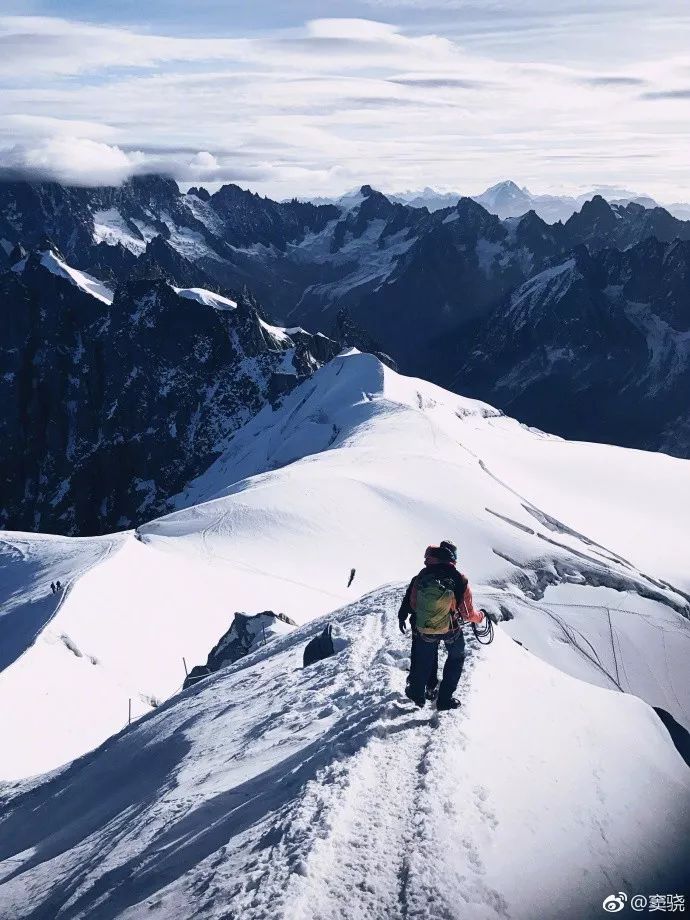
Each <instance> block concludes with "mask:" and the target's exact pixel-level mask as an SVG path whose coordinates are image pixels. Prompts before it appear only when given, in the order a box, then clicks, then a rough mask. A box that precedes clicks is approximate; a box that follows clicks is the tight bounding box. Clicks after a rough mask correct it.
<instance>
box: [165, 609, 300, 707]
mask: <svg viewBox="0 0 690 920" xmlns="http://www.w3.org/2000/svg"><path fill="white" fill-rule="evenodd" d="M277 624H284V625H285V626H287V627H295V626H297V624H296V623H295V621H294V620H291V619H290V617H288V616H286V615H285V614H284V613H274V612H273V611H272V610H264V611H263V613H253V614H250V613H236V614H235V615H234V617H233V621H232V624H231V626H230V629H228V631H227V632H226V633H224V635H223V636H221V638H220V640H219V641H218V644H217V645H215V646H214V647H213V648H212V649H211V651H210V652H209V655H208V658H207V659H206V664H205V665H197V666H196V667H195V668H192V670H191V671H190V672H189V674H188V676H187V678H186V680H185V682H184V685H183V687H182V689H183V690H186V689H187V687H191V686H193V685H194V684H196V683H198V682H199V681H200V680H203V679H204V678H205V677H208V676H209V674H213V673H214V672H215V671H218V670H219V669H220V668H222V667H224V666H225V665H228V664H233V663H234V662H235V661H239V660H240V658H244V657H245V655H248V654H249V653H250V652H253V651H254V649H255V648H259V646H261V645H264V644H265V643H266V642H269V641H270V640H271V639H272V638H274V637H275V635H276V634H277V629H276V625H277ZM283 631H284V630H283Z"/></svg>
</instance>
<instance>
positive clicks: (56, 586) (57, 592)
mask: <svg viewBox="0 0 690 920" xmlns="http://www.w3.org/2000/svg"><path fill="white" fill-rule="evenodd" d="M60 591H62V585H61V584H60V582H59V581H56V582H55V593H56V594H59V593H60Z"/></svg>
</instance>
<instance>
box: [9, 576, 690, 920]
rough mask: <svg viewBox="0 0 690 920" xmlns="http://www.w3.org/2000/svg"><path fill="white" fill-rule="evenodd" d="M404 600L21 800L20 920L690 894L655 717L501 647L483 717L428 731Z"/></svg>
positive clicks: (545, 903) (266, 657)
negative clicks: (414, 695)
mask: <svg viewBox="0 0 690 920" xmlns="http://www.w3.org/2000/svg"><path fill="white" fill-rule="evenodd" d="M401 587H402V586H393V587H390V588H385V589H382V590H378V591H375V592H374V593H372V594H371V595H369V596H367V597H364V598H363V599H362V600H361V601H359V602H357V603H355V604H353V605H351V606H349V607H346V608H344V609H343V610H341V611H340V612H339V613H337V614H336V615H335V620H336V621H337V624H338V627H339V630H340V632H341V635H342V636H343V637H344V638H345V640H346V642H347V644H346V646H345V648H344V650H342V651H341V652H340V653H339V654H338V655H337V656H335V657H333V658H331V659H328V660H326V661H323V662H320V663H318V664H316V665H313V666H311V667H310V668H306V669H303V668H302V667H301V652H302V648H303V645H304V643H305V642H306V641H307V639H308V638H309V637H310V636H311V635H313V634H315V633H316V631H317V630H319V629H320V628H322V626H323V623H322V622H318V621H317V622H315V623H313V624H311V625H310V626H307V627H305V628H303V629H302V630H299V631H296V632H293V633H292V634H291V635H289V636H286V637H283V638H280V639H276V640H274V641H273V642H272V643H271V644H269V645H268V646H267V647H265V648H262V649H260V650H258V651H257V652H255V653H254V654H253V655H252V656H250V657H249V658H245V659H243V660H242V661H241V662H238V663H237V664H236V665H234V666H231V667H229V668H226V669H224V670H221V671H220V672H219V673H218V674H217V675H215V676H214V677H211V678H209V679H208V680H207V681H205V682H204V683H202V684H201V685H199V686H198V687H195V688H193V689H191V690H190V691H187V692H186V693H184V694H181V695H179V696H177V697H175V698H174V699H173V700H172V701H171V702H170V703H169V704H167V705H165V706H164V707H162V708H161V709H160V710H159V711H158V712H156V713H153V714H152V715H150V716H149V717H147V718H145V719H144V720H142V721H141V722H140V723H139V724H138V725H136V726H135V727H133V728H132V729H131V730H125V731H124V732H122V733H121V734H120V735H119V736H118V737H116V738H114V739H111V740H110V741H109V742H107V743H106V744H105V745H103V747H101V748H99V749H98V750H97V751H95V752H93V753H92V754H89V755H87V756H86V757H84V758H82V759H80V760H77V761H76V762H75V763H74V764H72V765H70V766H68V767H67V768H65V769H64V770H62V771H59V772H58V773H56V774H54V775H52V776H48V777H46V778H44V779H43V780H42V781H40V782H38V783H36V784H30V785H28V786H19V787H17V788H16V789H9V790H6V791H5V793H4V796H3V799H4V801H3V805H4V807H3V809H2V813H1V815H0V860H1V861H0V914H1V915H2V916H3V917H8V918H14V920H19V918H29V917H31V918H32V920H64V918H84V920H86V918H88V920H108V918H115V917H117V918H121V920H134V918H143V917H147V918H148V917H151V916H154V917H165V918H166V920H186V918H200V917H203V918H204V920H216V918H217V920H220V918H224V920H225V918H242V920H259V918H261V920H264V918H265V920H268V918H276V920H279V918H284V920H317V918H318V920H334V918H338V917H343V916H348V917H353V918H356V920H374V918H376V920H379V918H384V917H385V918H389V920H403V918H410V917H418V918H441V917H442V918H445V920H454V918H458V920H489V918H511V920H534V918H536V917H539V918H549V920H559V918H560V920H566V918H568V920H570V918H572V920H583V918H588V917H594V916H600V914H601V904H602V901H603V899H604V898H605V897H607V896H608V895H609V894H611V893H612V891H618V890H620V889H622V888H626V889H628V890H629V891H630V892H651V891H661V892H666V891H679V890H682V889H681V888H680V884H681V876H680V873H681V872H682V869H683V866H682V860H683V859H684V858H686V856H687V841H688V835H689V834H690V811H689V810H688V809H684V808H683V807H682V803H683V802H687V801H688V800H689V798H690V771H688V768H687V766H686V765H685V764H684V763H683V761H682V760H681V758H680V757H679V756H678V754H677V753H676V751H675V750H674V748H673V747H672V745H671V744H670V742H669V740H668V736H667V735H666V733H665V730H664V729H663V727H662V726H661V723H660V722H659V720H658V719H657V718H656V716H655V715H654V714H653V713H652V712H651V710H650V709H649V708H648V707H647V706H646V705H645V704H644V703H642V702H640V701H639V700H637V699H635V698H633V697H631V696H624V695H621V694H616V693H611V692H609V691H606V690H601V689H598V688H596V687H592V686H589V685H587V684H585V683H582V682H579V681H576V680H573V679H572V678H570V677H568V676H566V675H564V674H562V673H561V672H559V671H558V670H556V669H555V668H552V667H551V666H549V665H547V664H545V663H542V662H541V661H539V659H537V658H536V657H534V656H532V655H530V654H529V653H528V652H525V651H524V650H523V649H521V648H519V647H518V646H517V645H515V644H514V643H512V642H510V641H509V640H508V638H507V637H506V636H505V635H504V634H503V633H502V632H501V631H499V633H498V635H497V637H496V641H495V642H494V644H493V645H492V646H491V647H489V648H486V649H485V648H478V647H475V646H474V645H471V646H470V650H469V660H468V665H467V667H466V671H465V675H464V678H463V683H462V696H463V699H464V706H463V708H462V710H461V711H460V712H459V713H454V714H444V715H441V716H438V715H435V714H432V715H431V716H430V714H429V712H428V711H427V712H424V711H422V712H419V711H418V710H415V709H414V708H413V707H412V706H411V705H410V704H407V703H405V704H403V703H401V691H402V688H403V685H404V673H403V672H404V669H405V668H406V667H407V653H408V649H409V640H408V639H407V638H406V637H402V636H400V635H399V634H398V633H397V622H396V611H397V604H398V598H399V593H400V589H401ZM642 790H644V806H643V807H640V794H641V792H642Z"/></svg>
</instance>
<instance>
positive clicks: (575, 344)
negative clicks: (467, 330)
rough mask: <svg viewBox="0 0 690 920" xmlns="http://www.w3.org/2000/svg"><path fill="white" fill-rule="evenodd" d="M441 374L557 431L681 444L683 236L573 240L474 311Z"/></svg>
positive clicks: (687, 350) (683, 452) (689, 333)
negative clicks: (455, 360) (452, 366)
mask: <svg viewBox="0 0 690 920" xmlns="http://www.w3.org/2000/svg"><path fill="white" fill-rule="evenodd" d="M449 383H450V385H451V386H452V387H453V388H455V387H459V388H461V389H462V388H465V387H466V388H468V389H469V390H470V392H473V393H479V394H481V395H482V396H484V397H485V398H486V399H490V400H491V401H495V402H497V403H498V404H499V405H501V406H502V407H504V408H506V409H507V410H508V411H510V412H511V413H513V414H515V415H517V416H518V417H525V418H530V419H531V420H533V421H534V422H535V424H537V425H539V426H540V427H543V428H546V429H548V430H551V431H556V432H558V433H560V434H564V433H567V434H568V435H572V436H573V437H582V438H588V437H594V438H595V439H596V440H601V441H605V440H607V439H608V440H612V441H614V442H615V443H618V444H623V445H629V446H636V447H644V448H647V449H650V450H663V451H665V452H667V453H671V454H674V455H676V456H688V455H690V419H689V417H688V393H690V242H687V241H680V240H676V241H675V242H673V243H660V242H659V241H658V240H657V239H654V238H650V239H647V240H644V241H643V242H641V243H637V244H636V245H633V246H631V247H630V248H628V249H626V250H625V251H620V250H617V249H604V250H601V251H600V252H598V253H596V254H591V253H590V252H589V251H588V250H587V249H586V248H584V247H580V248H579V249H577V250H576V251H575V252H574V254H573V255H572V256H571V257H570V258H568V259H566V260H564V261H563V262H561V263H560V264H558V265H556V266H554V267H551V268H549V269H546V270H545V271H543V272H541V273H540V274H538V275H535V276H534V277H533V278H531V279H530V280H529V281H527V282H526V283H525V284H523V285H522V286H521V287H519V288H517V289H516V290H515V291H514V292H513V293H512V294H511V295H510V296H509V298H508V299H507V301H506V302H504V303H502V304H500V306H498V307H497V308H496V309H495V310H494V311H493V312H492V313H491V314H490V315H489V316H488V317H487V318H486V320H485V321H483V322H482V324H481V326H480V327H479V328H477V329H476V331H475V334H474V338H473V343H472V348H471V350H470V351H469V354H468V355H467V356H466V359H465V361H464V362H461V363H460V367H459V369H458V370H457V371H456V373H455V376H454V377H453V379H452V382H451V381H449ZM565 419H567V421H565V422H564V421H563V420H565Z"/></svg>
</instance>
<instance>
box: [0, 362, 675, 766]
mask: <svg viewBox="0 0 690 920" xmlns="http://www.w3.org/2000/svg"><path fill="white" fill-rule="evenodd" d="M688 475H689V474H688V463H687V462H686V461H680V460H673V459H671V458H668V457H664V456H662V455H654V454H644V453H641V452H635V451H625V450H622V449H617V448H610V447H604V446H598V445H591V444H571V443H569V442H566V441H562V440H560V439H558V438H553V437H551V436H547V435H543V434H542V433H541V432H538V431H534V430H531V429H527V428H525V427H523V426H521V425H519V424H518V423H517V422H515V421H513V420H512V419H509V418H507V417H505V416H502V415H501V414H500V413H498V412H497V411H496V410H494V409H492V408H491V407H489V406H487V405H486V404H483V403H476V402H474V401H472V400H467V399H463V398H462V397H458V396H455V395H453V394H450V393H447V392H445V391H443V390H440V389H439V388H437V387H434V386H433V385H431V384H427V383H425V382H423V381H419V380H415V379H413V378H405V377H401V376H400V375H398V374H396V373H395V372H393V371H391V370H390V369H388V368H386V367H385V366H384V365H382V364H381V363H380V362H379V361H378V360H377V359H375V358H373V357H371V356H366V355H360V354H358V353H353V354H351V355H343V356H341V357H338V358H336V359H335V360H333V361H332V362H330V363H329V364H327V365H326V366H324V367H323V368H321V369H320V370H319V371H317V372H316V374H315V375H314V376H313V377H312V378H311V380H308V381H305V382H304V383H303V384H301V385H300V386H299V387H298V388H297V389H295V390H294V391H293V392H292V393H291V394H290V395H289V396H287V398H286V399H285V401H284V403H283V405H282V406H281V407H280V408H277V409H272V408H271V407H269V406H267V407H266V408H265V409H264V410H263V411H262V412H260V413H259V414H258V415H257V416H256V417H255V418H254V419H253V420H252V421H250V422H249V423H248V424H247V425H245V426H244V427H243V428H242V429H241V430H240V431H238V432H237V434H236V435H235V436H234V437H232V438H231V439H230V440H229V442H228V443H227V446H226V448H225V450H224V451H223V453H222V455H221V456H220V457H219V459H218V460H217V461H216V462H215V463H214V464H213V465H212V466H211V467H210V468H209V469H208V471H207V472H205V473H204V474H202V475H201V476H200V477H199V478H198V479H196V480H194V481H193V482H192V483H190V485H189V486H188V488H187V489H186V490H185V491H183V492H182V493H180V495H179V496H178V498H177V499H176V504H177V505H178V507H179V508H180V510H179V511H177V512H175V513H173V514H171V515H168V516H166V517H163V518H159V519H157V520H155V521H153V522H151V523H150V524H147V525H143V526H141V527H139V528H138V530H137V531H136V532H134V533H131V532H130V533H125V534H119V535H116V536H112V537H103V538H97V539H96V540H95V541H92V540H88V539H80V540H68V539H65V538H52V539H51V538H49V537H41V538H37V539H35V540H34V539H33V538H32V537H31V536H29V535H28V534H24V535H13V534H6V535H5V540H6V543H5V544H4V546H5V554H6V568H7V571H8V573H10V575H9V576H8V577H9V578H10V579H11V580H10V584H9V588H8V589H7V591H8V593H7V598H8V603H9V607H8V608H7V609H8V615H7V619H4V620H3V621H0V622H2V623H3V625H4V627H5V628H6V629H10V631H12V632H13V631H14V630H16V629H19V628H20V626H19V625H18V624H20V625H21V630H20V632H21V636H22V639H21V642H20V641H19V640H16V642H15V645H16V654H17V655H19V656H20V657H18V658H17V660H16V661H15V663H14V664H13V665H12V666H11V667H9V668H7V669H6V670H5V671H4V672H3V673H2V675H0V700H2V699H5V700H6V699H10V698H11V699H12V700H13V712H14V714H15V715H16V718H17V721H16V723H15V727H14V729H13V731H14V732H16V733H17V734H16V735H11V736H10V737H11V739H12V743H10V744H8V746H7V748H6V750H7V752H8V753H7V754H6V755H5V761H4V764H3V769H4V772H5V775H6V776H10V775H14V776H16V775H22V774H23V773H27V772H33V771H35V770H38V769H47V768H49V767H52V766H54V765H56V764H57V763H59V762H60V760H61V759H66V758H65V752H66V751H68V754H67V755H66V756H75V755H77V754H80V753H82V752H83V751H84V750H87V749H88V748H89V747H91V746H93V744H94V743H95V740H97V739H96V738H95V737H94V735H95V734H97V733H98V732H101V733H102V734H101V737H105V736H106V735H107V734H110V733H111V732H112V731H114V730H116V729H117V728H118V727H119V726H120V725H121V724H122V718H123V714H124V713H126V700H127V698H128V697H132V698H133V699H134V700H135V703H136V701H137V700H138V701H139V703H137V704H136V705H137V706H138V708H137V709H136V712H137V714H138V713H139V712H141V707H142V706H146V705H148V703H147V701H150V700H151V699H164V698H165V697H167V696H169V695H170V693H172V692H174V691H175V690H176V689H177V688H178V687H179V686H180V685H181V683H182V679H183V677H184V672H183V668H182V657H183V656H185V657H186V659H187V661H188V662H189V663H192V662H197V661H203V660H205V658H206V654H207V653H208V651H209V650H210V648H211V647H212V646H213V645H214V644H215V643H216V642H217V640H218V637H219V636H220V635H222V633H223V632H224V631H225V630H226V629H227V627H228V625H229V621H230V619H231V617H232V614H233V613H234V612H235V611H237V610H241V611H245V612H258V611H262V610H275V611H280V612H283V613H285V614H286V615H288V616H289V617H290V618H292V619H294V620H295V621H296V622H298V623H304V622H305V621H308V620H310V619H311V618H313V617H314V616H317V615H319V614H321V613H324V612H325V611H328V610H332V609H335V608H338V607H340V606H341V605H343V604H344V603H346V602H347V601H348V598H350V597H351V596H352V594H353V592H354V593H356V594H360V593H362V592H364V591H369V590H372V589H373V588H375V587H376V586H378V585H381V584H385V583H388V582H391V581H394V582H398V581H401V580H402V579H405V578H406V577H409V575H410V574H411V573H413V572H414V571H415V570H416V569H417V567H418V564H419V558H420V553H421V552H422V550H423V548H424V546H426V545H427V544H428V543H430V542H433V541H434V540H438V539H439V537H440V535H442V534H449V535H454V536H455V537H456V538H457V540H458V542H459V545H460V546H461V553H462V564H463V566H464V568H466V570H467V572H468V574H469V575H470V577H471V578H472V581H473V583H475V584H477V585H481V586H482V587H481V588H479V589H478V590H479V593H480V596H481V599H482V601H483V603H484V604H485V606H492V607H493V609H495V610H496V611H497V612H501V611H503V612H504V613H506V612H507V613H511V614H512V615H513V616H514V618H515V619H514V620H511V621H510V623H509V624H507V627H506V628H507V629H508V630H509V631H510V632H513V631H514V630H515V632H514V634H515V635H516V636H517V637H519V638H520V639H521V640H522V641H524V642H525V644H526V645H527V646H528V647H530V648H532V646H533V644H535V643H536V648H535V650H536V651H537V652H538V653H539V651H540V650H541V649H542V648H543V650H544V654H545V657H546V658H547V660H553V661H554V663H556V664H558V665H559V666H561V667H564V668H565V669H566V670H568V671H570V672H571V673H573V674H574V675H575V676H580V677H584V678H585V679H588V680H592V681H594V682H596V683H598V684H600V685H603V686H606V687H612V686H616V681H618V683H620V684H623V685H624V686H625V689H632V690H633V692H637V693H639V695H641V696H642V697H643V698H645V699H648V701H649V702H651V703H653V704H654V705H659V706H661V707H662V708H663V709H666V710H668V711H669V712H671V713H672V714H673V715H674V717H675V718H676V719H677V720H678V721H680V722H684V723H685V724H689V723H688V713H687V712H686V711H685V710H684V708H683V704H681V703H679V700H683V699H687V697H688V695H689V694H690V687H689V686H688V683H687V681H688V675H687V669H686V668H685V667H684V666H681V664H682V661H683V656H684V655H686V653H687V648H686V647H685V643H686V642H687V638H688V621H687V616H688V613H689V611H690V607H689V603H688V595H689V594H690V580H688V573H687V566H686V565H685V561H686V560H685V549H684V537H683V534H684V530H685V523H684V522H685V514H686V510H690V509H685V504H687V501H688V498H689V497H690V490H688V488H687V485H688ZM432 484H433V485H432ZM578 484H581V485H579V487H578ZM602 507H605V508H606V514H602V513H601V508H602ZM640 520H644V521H645V527H644V529H643V528H640V527H637V528H635V527H634V526H631V523H632V522H633V521H640ZM659 534H663V540H662V539H660V537H659ZM382 546H385V547H386V550H385V553H383V554H382V552H381V547H382ZM353 567H354V568H355V569H356V577H355V581H354V583H353V586H352V588H351V589H347V587H346V582H347V577H348V574H349V571H350V568H353ZM55 578H59V579H60V581H61V582H62V583H63V584H66V585H68V586H69V591H68V593H67V594H66V595H63V596H58V597H55V596H53V595H52V594H51V593H50V589H49V584H50V581H52V580H54V579H55ZM550 602H553V603H554V604H555V605H556V606H555V607H554V608H553V610H552V609H551V608H550V607H549V603H550ZM571 602H572V603H577V604H580V603H581V604H589V605H591V607H592V609H593V610H594V611H595V612H594V613H593V614H591V615H589V616H585V617H583V616H582V615H581V614H580V613H579V612H578V609H576V608H573V609H572V610H571V609H569V607H568V604H569V603H571ZM545 604H546V607H545V606H544V605H545ZM561 604H564V605H565V606H564V607H563V608H560V605H561ZM606 609H613V611H614V612H613V614H612V615H613V618H614V622H613V626H614V629H615V633H616V636H617V637H618V639H617V641H618V642H620V656H621V658H622V660H623V661H624V662H625V668H626V670H625V674H626V675H627V676H625V677H621V676H620V673H619V674H618V676H617V677H616V671H615V668H614V652H613V651H612V646H611V642H610V638H609V633H608V629H609V627H608V619H607V615H606V614H605V610H606ZM552 613H556V614H557V618H556V619H552V618H551V614H552ZM649 617H651V618H652V620H653V622H654V626H653V628H652V627H650V628H647V627H646V623H647V621H648V618H649ZM559 620H560V621H563V620H564V621H565V623H566V625H567V626H568V628H573V629H575V630H576V631H577V636H578V637H579V638H575V639H572V640H567V641H566V643H565V644H564V642H563V641H561V640H560V639H558V638H557V637H558V636H559V635H561V636H562V635H563V633H562V627H561V625H560V624H559ZM22 624H23V625H22ZM26 624H33V625H32V626H31V628H29V627H28V626H27V625H26ZM603 627H605V631H604V632H603V633H601V629H602V628H603ZM36 633H38V638H37V639H36V641H35V642H34V644H33V645H30V642H31V640H32V638H33V636H34V634H36ZM13 634H14V632H13ZM63 637H67V640H68V641H66V640H65V639H64V638H63ZM641 639H643V641H644V643H645V644H646V645H647V646H648V654H649V655H652V656H653V657H654V663H653V666H652V665H650V660H647V661H641V660H640V655H639V651H637V650H636V645H637V643H639V642H640V640H641ZM662 639H664V640H667V639H668V648H667V650H666V651H667V654H669V655H671V656H672V658H671V659H669V664H666V663H665V661H666V660H665V658H664V652H663V649H662V646H661V645H660V643H661V641H662ZM587 641H589V642H595V643H599V644H600V648H599V652H598V653H599V661H598V662H592V660H591V653H589V652H587V654H585V651H586V650H587V645H586V642H587ZM22 643H23V645H22ZM551 643H554V644H553V648H552V649H551ZM27 646H28V647H27ZM70 646H74V647H75V648H76V649H78V650H79V651H80V652H81V653H82V654H81V656H79V655H77V654H76V653H75V652H74V651H73V650H70ZM25 648H26V651H23V650H24V649H25ZM550 649H551V650H550ZM654 650H656V651H654ZM618 651H619V650H618V648H617V649H616V655H618ZM22 652H23V654H22ZM588 656H589V657H588ZM673 656H677V658H676V657H673ZM91 658H95V659H96V660H97V662H98V663H97V664H92V663H91ZM618 671H619V672H620V671H621V668H620V665H618ZM35 674H41V675H42V677H41V680H40V681H39V682H38V683H36V684H34V683H33V682H32V681H33V677H31V675H35ZM80 680H81V681H84V684H83V691H82V693H80V696H81V695H83V696H84V697H85V698H88V699H90V700H94V701H97V700H99V701H102V700H103V699H104V698H105V697H109V698H110V697H112V699H111V700H110V702H109V704H108V705H105V704H104V703H102V702H98V705H95V704H94V708H93V709H91V708H90V707H84V708H83V710H74V709H73V707H71V706H70V703H69V700H70V699H74V687H75V682H76V683H77V684H78V682H79V681H80ZM117 686H120V687H121V689H120V690H118V691H117V692H116V691H115V689H114V688H115V687H117ZM46 689H48V691H49V698H50V700H51V705H50V707H49V708H47V707H44V706H42V705H41V703H40V701H41V699H44V698H45V693H46ZM53 707H55V709H56V710H59V709H60V708H65V707H66V708H68V709H70V708H71V709H72V712H73V714H72V717H71V719H70V721H69V723H67V724H66V723H62V724H60V723H58V722H56V720H55V718H54V711H53ZM31 713H33V715H31V718H30V721H31V722H32V724H33V726H34V727H35V728H36V729H38V726H40V725H41V721H42V719H44V718H45V719H46V720H48V724H47V725H46V729H45V731H46V732H48V725H49V726H50V732H52V733H57V734H58V735H59V736H60V738H61V739H62V740H61V743H60V745H59V750H60V754H59V755H56V754H55V753H54V751H53V750H51V748H50V746H46V745H45V744H44V743H43V738H44V737H45V735H44V732H43V731H38V730H36V732H35V743H34V742H33V741H32V740H31V738H29V739H27V738H26V734H25V731H24V726H25V725H26V724H27V720H29V716H30V714H31ZM80 726H81V727H80ZM82 727H83V730H84V731H86V732H87V735H86V737H84V736H83V732H82ZM87 729H88V731H87Z"/></svg>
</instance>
